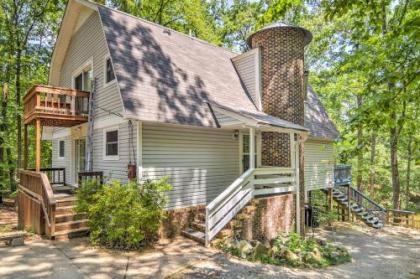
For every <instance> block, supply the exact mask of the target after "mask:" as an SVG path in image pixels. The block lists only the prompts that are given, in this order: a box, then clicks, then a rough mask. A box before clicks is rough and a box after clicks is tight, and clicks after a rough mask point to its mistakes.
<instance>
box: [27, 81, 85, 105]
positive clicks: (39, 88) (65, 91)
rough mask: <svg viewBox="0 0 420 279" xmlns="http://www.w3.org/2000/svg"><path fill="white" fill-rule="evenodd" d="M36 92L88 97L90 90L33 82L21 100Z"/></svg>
mask: <svg viewBox="0 0 420 279" xmlns="http://www.w3.org/2000/svg"><path fill="white" fill-rule="evenodd" d="M37 92H44V93H49V94H56V95H57V94H58V95H63V96H73V97H74V96H80V97H89V96H90V92H89V91H83V90H77V89H73V88H67V87H57V86H51V85H42V84H35V85H34V86H32V87H31V88H30V89H29V90H28V93H26V95H25V96H24V97H23V102H24V103H25V101H26V100H28V99H29V98H30V97H32V95H34V94H35V93H37Z"/></svg>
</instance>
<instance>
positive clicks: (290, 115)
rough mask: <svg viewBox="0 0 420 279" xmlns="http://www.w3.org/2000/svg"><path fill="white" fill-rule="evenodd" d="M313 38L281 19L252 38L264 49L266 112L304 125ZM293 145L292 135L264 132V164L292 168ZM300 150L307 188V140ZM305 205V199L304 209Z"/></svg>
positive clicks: (254, 46) (264, 108)
mask: <svg viewBox="0 0 420 279" xmlns="http://www.w3.org/2000/svg"><path fill="white" fill-rule="evenodd" d="M311 40H312V34H311V33H310V32H309V31H308V30H306V29H304V28H301V27H297V26H292V25H288V24H284V23H280V22H276V23H273V24H271V25H269V26H266V27H264V28H262V29H261V30H259V31H257V32H256V33H254V34H252V35H251V36H250V37H249V38H248V43H249V45H250V46H251V47H252V48H260V51H261V71H262V72H261V81H262V96H261V99H262V108H263V111H264V112H265V113H267V114H270V115H273V116H276V117H279V118H281V119H284V120H287V121H290V122H293V123H295V124H299V125H302V126H303V125H304V98H305V95H306V94H305V91H306V88H305V69H304V48H305V46H306V45H307V44H308V43H309V42H310V41H311ZM290 148H291V146H290V136H289V135H288V134H281V133H273V132H265V133H262V143H261V149H262V151H261V161H262V165H265V166H276V167H291V155H290V153H291V152H290ZM298 149H299V151H300V153H301V154H300V156H299V167H300V168H299V178H300V179H299V184H300V185H299V186H298V187H299V188H300V189H304V173H303V171H304V162H303V143H301V144H300V146H299V148H298ZM303 206H304V201H303V200H301V208H303ZM290 210H293V208H291V209H290ZM301 212H302V211H301ZM302 213H303V212H302ZM301 219H302V220H303V219H304V216H302V218H301ZM301 229H303V228H301Z"/></svg>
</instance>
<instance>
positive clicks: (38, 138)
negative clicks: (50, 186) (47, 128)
mask: <svg viewBox="0 0 420 279" xmlns="http://www.w3.org/2000/svg"><path fill="white" fill-rule="evenodd" d="M35 128H36V136H35V137H36V149H35V150H36V152H35V154H36V157H35V171H36V172H39V171H40V170H41V120H40V119H39V118H38V119H36V121H35Z"/></svg>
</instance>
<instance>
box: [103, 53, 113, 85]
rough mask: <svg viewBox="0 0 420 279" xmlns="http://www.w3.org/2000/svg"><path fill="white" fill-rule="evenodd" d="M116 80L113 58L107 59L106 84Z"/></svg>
mask: <svg viewBox="0 0 420 279" xmlns="http://www.w3.org/2000/svg"><path fill="white" fill-rule="evenodd" d="M113 80H115V75H114V69H113V68H112V62H111V58H110V57H107V58H106V59H105V84H108V83H110V82H111V81H113Z"/></svg>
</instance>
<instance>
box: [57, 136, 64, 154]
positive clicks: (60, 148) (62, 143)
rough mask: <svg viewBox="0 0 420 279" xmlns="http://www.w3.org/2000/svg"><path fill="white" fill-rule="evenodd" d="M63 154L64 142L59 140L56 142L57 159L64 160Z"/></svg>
mask: <svg viewBox="0 0 420 279" xmlns="http://www.w3.org/2000/svg"><path fill="white" fill-rule="evenodd" d="M64 154H65V142H64V140H60V141H59V142H58V157H60V158H64Z"/></svg>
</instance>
